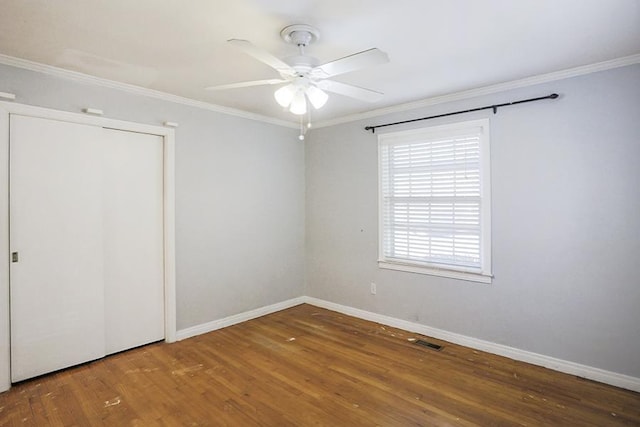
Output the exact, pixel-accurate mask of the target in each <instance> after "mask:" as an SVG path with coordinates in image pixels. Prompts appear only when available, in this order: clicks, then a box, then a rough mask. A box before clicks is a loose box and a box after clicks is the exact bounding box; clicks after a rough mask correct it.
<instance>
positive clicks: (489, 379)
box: [0, 305, 640, 426]
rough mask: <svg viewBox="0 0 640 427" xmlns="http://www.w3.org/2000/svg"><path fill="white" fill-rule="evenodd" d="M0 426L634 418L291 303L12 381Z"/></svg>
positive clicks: (520, 371) (608, 391) (517, 366)
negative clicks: (266, 312)
mask: <svg viewBox="0 0 640 427" xmlns="http://www.w3.org/2000/svg"><path fill="white" fill-rule="evenodd" d="M420 338H423V339H427V340H428V341H430V342H433V343H436V344H440V345H443V349H442V350H441V351H434V350H430V349H428V348H424V347H420V346H418V345H416V344H414V343H413V342H411V341H409V340H410V339H411V340H413V339H420ZM0 425H1V426H49V425H51V426H156V425H157V426H310V425H327V426H374V425H380V426H508V425H528V426H543V425H544V426H609V425H611V426H613V425H640V394H639V393H634V392H631V391H626V390H622V389H618V388H615V387H611V386H607V385H603V384H599V383H596V382H592V381H588V380H583V379H579V378H576V377H573V376H571V375H566V374H561V373H558V372H553V371H550V370H547V369H544V368H540V367H536V366H531V365H527V364H525V363H521V362H516V361H513V360H510V359H506V358H503V357H499V356H494V355H490V354H487V353H483V352H479V351H475V350H472V349H469V348H465V347H461V346H458V345H454V344H450V343H446V342H442V341H438V340H435V339H431V338H425V337H422V336H419V335H416V334H413V333H409V332H406V331H402V330H399V329H394V328H390V327H386V326H382V325H379V324H376V323H372V322H367V321H363V320H359V319H355V318H352V317H349V316H345V315H342V314H338V313H335V312H332V311H328V310H324V309H320V308H316V307H313V306H310V305H300V306H297V307H294V308H291V309H288V310H284V311H281V312H278V313H274V314H271V315H268V316H264V317H262V318H259V319H255V320H252V321H249V322H245V323H242V324H239V325H235V326H231V327H228V328H225V329H222V330H218V331H215V332H211V333H208V334H204V335H201V336H198V337H195V338H191V339H188V340H184V341H181V342H178V343H174V344H166V343H157V344H152V345H149V346H145V347H141V348H137V349H133V350H130V351H127V352H124V353H120V354H117V355H114V356H111V357H107V358H105V359H101V360H98V361H95V362H91V363H88V364H85V365H82V366H78V367H75V368H71V369H67V370H65V371H61V372H57V373H54V374H50V375H46V376H43V377H39V378H36V379H33V380H30V381H25V382H23V383H20V384H17V385H15V386H14V387H13V388H12V389H11V390H10V391H8V392H6V393H2V394H0Z"/></svg>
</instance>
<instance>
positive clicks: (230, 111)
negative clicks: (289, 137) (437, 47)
mask: <svg viewBox="0 0 640 427" xmlns="http://www.w3.org/2000/svg"><path fill="white" fill-rule="evenodd" d="M0 64H4V65H9V66H12V67H16V68H22V69H25V70H29V71H36V72H39V73H43V74H47V75H50V76H54V77H59V78H62V79H66V80H72V81H76V82H80V83H86V84H92V85H96V86H101V87H106V88H109V89H117V90H120V91H123V92H127V93H131V94H134V95H142V96H146V97H149V98H155V99H160V100H162V101H168V102H174V103H176V104H182V105H187V106H190V107H196V108H202V109H204V110H209V111H215V112H216V113H222V114H227V115H230V116H236V117H241V118H243V119H249V120H255V121H259V122H264V123H269V124H273V125H277V126H283V127H287V128H292V129H297V128H298V125H297V124H295V123H291V122H288V121H285V120H278V119H274V118H272V117H267V116H263V115H261V114H255V113H249V112H247V111H243V110H238V109H235V108H230V107H224V106H221V105H216V104H212V103H208V102H203V101H196V100H194V99H190V98H185V97H182V96H178V95H172V94H170V93H166V92H161V91H158V90H154V89H148V88H144V87H141V86H136V85H132V84H129V83H121V82H117V81H114V80H109V79H103V78H101V77H95V76H91V75H89V74H84V73H80V72H77V71H71V70H65V69H63V68H58V67H54V66H52V65H46V64H42V63H39V62H34V61H29V60H26V59H22V58H16V57H13V56H9V55H3V54H0Z"/></svg>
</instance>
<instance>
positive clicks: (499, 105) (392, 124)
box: [364, 93, 559, 133]
mask: <svg viewBox="0 0 640 427" xmlns="http://www.w3.org/2000/svg"><path fill="white" fill-rule="evenodd" d="M558 96H559V95H558V94H557V93H552V94H551V95H547V96H541V97H539V98H529V99H521V100H520V101H513V102H506V103H504V104H495V105H487V106H486V107H478V108H472V109H470V110H462V111H454V112H452V113H444V114H438V115H436V116H429V117H420V118H419V119H411V120H404V121H401V122H394V123H385V124H383V125H375V126H366V127H365V128H364V130H370V131H371V133H375V132H376V129H377V128H383V127H386V126H395V125H401V124H404V123H412V122H418V121H420V120H429V119H437V118H438V117H447V116H454V115H456V114H463V113H471V112H473V111H480V110H489V109H491V110H493V114H496V113H497V112H498V108H500V107H508V106H509V105H516V104H524V103H525V102H533V101H542V100H543V99H556V98H557V97H558Z"/></svg>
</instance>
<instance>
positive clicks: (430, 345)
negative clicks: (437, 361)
mask: <svg viewBox="0 0 640 427" xmlns="http://www.w3.org/2000/svg"><path fill="white" fill-rule="evenodd" d="M414 344H417V345H421V346H423V347H427V348H430V349H431V350H436V351H440V350H442V346H441V345H438V344H434V343H432V342H429V341H424V340H415V341H414Z"/></svg>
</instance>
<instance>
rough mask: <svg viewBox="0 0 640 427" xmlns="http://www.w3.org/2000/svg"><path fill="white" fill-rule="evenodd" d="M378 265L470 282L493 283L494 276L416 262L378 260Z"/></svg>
mask: <svg viewBox="0 0 640 427" xmlns="http://www.w3.org/2000/svg"><path fill="white" fill-rule="evenodd" d="M378 267H380V268H385V269H388V270H396V271H406V272H409V273H418V274H428V275H430V276H440V277H447V278H450V279H458V280H467V281H469V282H478V283H491V281H492V279H493V276H492V275H490V274H484V273H475V272H470V271H459V270H448V269H444V268H437V267H426V266H421V265H415V264H402V263H398V262H389V261H378Z"/></svg>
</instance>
